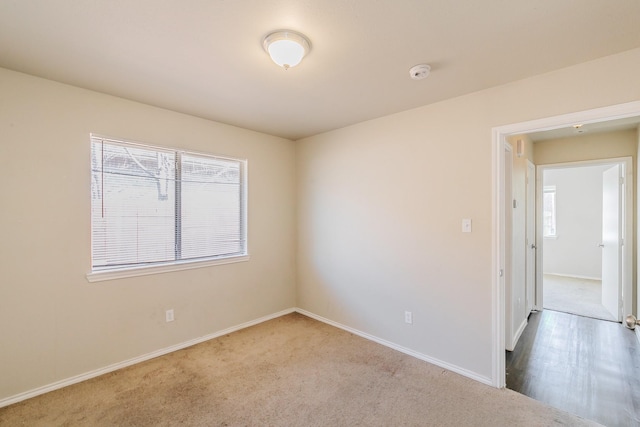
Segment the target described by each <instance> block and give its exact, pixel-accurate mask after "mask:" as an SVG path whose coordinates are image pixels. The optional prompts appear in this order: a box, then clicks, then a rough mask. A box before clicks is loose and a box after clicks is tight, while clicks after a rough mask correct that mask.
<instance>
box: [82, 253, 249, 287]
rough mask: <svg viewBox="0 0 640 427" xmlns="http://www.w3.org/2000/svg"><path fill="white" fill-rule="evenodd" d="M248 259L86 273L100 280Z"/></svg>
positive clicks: (247, 256) (242, 257)
mask: <svg viewBox="0 0 640 427" xmlns="http://www.w3.org/2000/svg"><path fill="white" fill-rule="evenodd" d="M244 261H249V255H241V256H234V257H229V258H220V259H213V260H207V261H192V262H182V263H180V262H177V263H173V264H163V265H154V266H148V267H132V268H126V269H120V270H103V271H92V272H91V273H87V280H88V281H89V282H102V281H105V280H114V279H123V278H126V277H136V276H147V275H150V274H162V273H170V272H172V271H180V270H192V269H194V268H204V267H210V266H212V265H222V264H232V263H236V262H244Z"/></svg>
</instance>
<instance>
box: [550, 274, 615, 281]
mask: <svg viewBox="0 0 640 427" xmlns="http://www.w3.org/2000/svg"><path fill="white" fill-rule="evenodd" d="M542 274H543V275H547V274H548V275H549V276H558V277H568V278H570V279H584V280H600V281H602V277H590V276H577V275H575V274H562V273H547V272H545V273H542Z"/></svg>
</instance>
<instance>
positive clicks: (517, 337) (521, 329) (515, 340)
mask: <svg viewBox="0 0 640 427" xmlns="http://www.w3.org/2000/svg"><path fill="white" fill-rule="evenodd" d="M528 324H529V322H528V321H527V319H524V320H523V321H522V323H521V324H520V326H519V327H518V330H517V331H516V333H515V334H514V335H513V347H512V348H508V349H507V350H509V351H513V350H514V349H515V348H516V346H517V345H518V340H520V337H521V336H522V333H523V332H524V328H526V327H527V325H528Z"/></svg>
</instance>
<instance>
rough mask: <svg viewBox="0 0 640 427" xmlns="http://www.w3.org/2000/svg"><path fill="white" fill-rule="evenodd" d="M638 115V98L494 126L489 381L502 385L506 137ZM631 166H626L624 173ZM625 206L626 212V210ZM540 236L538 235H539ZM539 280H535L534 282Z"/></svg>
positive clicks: (626, 272) (626, 280) (625, 268)
mask: <svg viewBox="0 0 640 427" xmlns="http://www.w3.org/2000/svg"><path fill="white" fill-rule="evenodd" d="M638 117H640V102H631V103H627V104H621V105H616V106H611V107H605V108H598V109H594V110H588V111H583V112H578V113H571V114H566V115H562V116H556V117H550V118H546V119H540V120H534V121H530V122H524V123H517V124H513V125H507V126H500V127H497V128H494V129H493V140H494V143H493V159H494V162H493V183H494V185H493V188H494V190H493V196H494V197H493V202H494V203H493V206H494V208H493V212H494V215H493V218H494V222H493V231H494V232H493V235H494V239H493V261H494V262H493V264H494V266H495V268H494V269H493V272H492V276H493V280H492V282H493V284H492V289H493V292H492V294H493V310H492V311H493V317H492V330H493V333H492V341H493V343H492V349H493V350H492V362H493V364H492V365H493V366H492V383H493V385H494V386H496V387H499V388H504V387H505V384H506V382H505V351H504V349H505V348H506V347H505V331H506V324H505V323H506V322H505V311H506V296H505V293H506V288H505V280H506V279H505V274H504V273H505V265H506V259H507V255H506V251H505V248H506V240H507V237H510V235H511V232H510V231H509V232H508V231H507V230H506V228H505V217H506V206H507V204H506V201H505V200H506V199H505V197H506V196H507V195H506V194H505V185H504V184H505V179H506V178H505V167H504V144H505V142H506V141H507V138H508V137H509V136H512V135H518V134H528V133H533V132H540V131H547V130H552V129H561V128H568V127H573V126H574V125H575V124H576V123H583V124H596V123H604V122H608V121H612V120H618V119H628V118H638ZM630 172H631V170H630V169H629V170H627V171H626V173H627V175H628V174H629V173H630ZM627 183H628V185H627V186H626V194H627V196H628V197H627V200H633V199H632V197H631V195H632V194H631V185H632V180H631V179H629V180H628V181H627ZM627 211H628V209H627V210H625V212H627ZM632 219H633V218H632V216H630V217H629V218H627V224H628V225H629V226H628V227H627V228H626V230H624V235H625V236H632V230H631V228H632V227H631V224H632ZM538 237H541V236H538ZM625 239H626V241H627V242H632V241H633V239H629V238H628V237H625ZM627 247H628V250H626V251H625V252H624V254H623V257H622V266H621V270H622V271H621V275H622V282H623V287H622V293H623V296H624V295H626V296H628V297H627V298H623V300H624V307H623V309H622V311H623V312H624V313H625V314H626V313H632V312H633V311H632V307H633V306H632V298H631V296H632V295H635V294H634V292H633V291H632V286H631V283H632V281H631V279H632V258H631V256H632V253H631V252H632V251H631V247H630V245H627ZM541 252H542V251H537V255H536V260H537V261H538V262H537V264H536V281H537V282H538V281H541V280H542V260H541V259H540V256H541ZM537 284H538V283H537ZM542 301H543V295H542V285H541V284H540V286H537V289H536V304H539V303H540V302H542Z"/></svg>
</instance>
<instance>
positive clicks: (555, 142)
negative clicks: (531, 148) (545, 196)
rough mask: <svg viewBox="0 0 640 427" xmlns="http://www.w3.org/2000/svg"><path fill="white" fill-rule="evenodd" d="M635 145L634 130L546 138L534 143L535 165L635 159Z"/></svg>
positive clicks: (635, 135)
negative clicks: (620, 158)
mask: <svg viewBox="0 0 640 427" xmlns="http://www.w3.org/2000/svg"><path fill="white" fill-rule="evenodd" d="M637 144H638V137H637V130H636V129H630V130H622V131H616V132H605V133H594V134H584V135H580V136H574V137H571V138H560V139H549V140H545V141H539V142H536V143H535V144H534V145H535V155H534V163H535V164H536V165H550V164H555V163H568V162H579V161H584V160H600V159H613V158H617V157H632V158H633V159H635V158H636V155H637V151H638V150H637ZM634 163H635V161H634Z"/></svg>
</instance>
